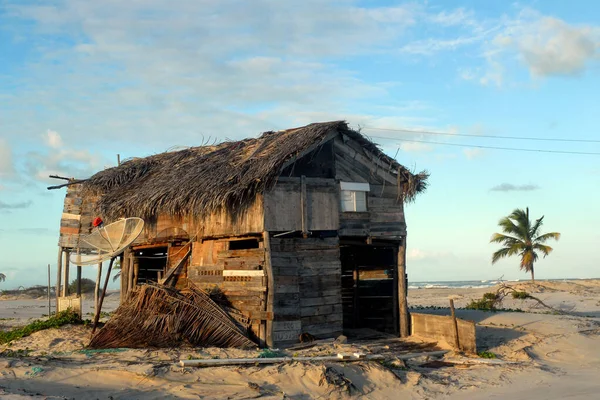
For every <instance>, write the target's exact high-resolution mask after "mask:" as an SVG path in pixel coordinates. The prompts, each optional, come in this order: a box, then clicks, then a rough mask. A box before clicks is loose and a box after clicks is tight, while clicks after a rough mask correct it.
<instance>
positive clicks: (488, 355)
mask: <svg viewBox="0 0 600 400" xmlns="http://www.w3.org/2000/svg"><path fill="white" fill-rule="evenodd" d="M477 355H478V356H479V357H481V358H496V355H495V354H494V353H492V352H491V351H480V352H478V353H477Z"/></svg>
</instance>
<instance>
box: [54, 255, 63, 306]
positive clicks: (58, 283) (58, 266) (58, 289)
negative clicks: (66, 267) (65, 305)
mask: <svg viewBox="0 0 600 400" xmlns="http://www.w3.org/2000/svg"><path fill="white" fill-rule="evenodd" d="M62 259H63V248H62V247H61V246H58V261H57V263H56V293H55V294H56V312H57V313H58V298H59V297H60V292H61V281H62Z"/></svg>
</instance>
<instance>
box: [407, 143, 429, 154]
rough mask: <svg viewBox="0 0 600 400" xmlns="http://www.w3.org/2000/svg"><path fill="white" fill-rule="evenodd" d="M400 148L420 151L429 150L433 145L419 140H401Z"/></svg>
mask: <svg viewBox="0 0 600 400" xmlns="http://www.w3.org/2000/svg"><path fill="white" fill-rule="evenodd" d="M400 149H401V150H402V151H415V152H420V151H431V150H433V147H432V146H431V145H429V144H426V143H420V142H402V143H401V144H400Z"/></svg>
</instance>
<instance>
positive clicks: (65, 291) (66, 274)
mask: <svg viewBox="0 0 600 400" xmlns="http://www.w3.org/2000/svg"><path fill="white" fill-rule="evenodd" d="M70 255H71V254H70V253H69V251H68V250H66V251H65V283H64V285H63V296H64V297H67V296H68V295H69V263H70V260H69V256H70Z"/></svg>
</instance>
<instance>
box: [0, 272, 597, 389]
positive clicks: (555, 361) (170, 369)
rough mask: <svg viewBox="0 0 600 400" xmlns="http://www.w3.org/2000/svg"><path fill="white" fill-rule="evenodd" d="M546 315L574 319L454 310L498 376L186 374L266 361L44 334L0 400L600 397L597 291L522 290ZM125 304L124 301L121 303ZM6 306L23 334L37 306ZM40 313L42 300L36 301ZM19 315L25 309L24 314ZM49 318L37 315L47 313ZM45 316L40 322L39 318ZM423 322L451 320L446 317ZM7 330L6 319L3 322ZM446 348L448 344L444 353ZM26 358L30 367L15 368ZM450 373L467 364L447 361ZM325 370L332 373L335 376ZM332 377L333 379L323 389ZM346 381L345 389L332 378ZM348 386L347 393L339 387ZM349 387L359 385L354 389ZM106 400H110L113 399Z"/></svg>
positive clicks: (8, 365) (352, 346)
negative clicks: (194, 364)
mask: <svg viewBox="0 0 600 400" xmlns="http://www.w3.org/2000/svg"><path fill="white" fill-rule="evenodd" d="M515 287H517V288H518V289H519V290H526V291H528V292H530V293H532V294H534V295H535V296H537V297H538V298H540V299H541V300H543V301H544V302H545V303H547V304H548V305H550V306H552V307H555V308H556V309H559V310H562V311H563V312H566V313H567V314H565V315H555V314H554V313H551V312H548V310H547V309H544V308H540V307H539V305H538V304H537V303H536V302H534V301H531V300H514V299H507V301H506V302H505V304H504V306H505V307H507V308H520V309H522V310H525V311H527V312H495V313H489V312H481V311H471V310H462V309H459V310H457V314H458V316H459V317H460V318H465V319H471V320H473V321H475V322H476V323H477V336H478V338H477V341H478V343H477V345H478V349H479V350H486V351H490V352H493V353H494V354H496V355H497V359H498V360H502V361H505V362H510V363H507V364H502V365H485V364H482V365H469V364H467V365H462V364H454V365H450V366H442V367H441V368H438V367H440V365H439V364H438V365H435V364H431V363H427V361H428V360H426V359H423V358H421V359H415V360H411V361H409V362H408V363H407V368H403V369H393V368H390V365H387V364H386V365H385V366H384V365H381V364H380V363H377V362H359V363H346V364H344V363H326V364H311V363H299V362H294V363H291V364H282V365H270V366H260V367H259V366H250V367H218V368H181V367H180V366H178V365H177V364H176V362H177V361H178V360H179V359H186V358H189V357H191V358H231V357H256V356H257V355H258V354H259V350H251V351H242V350H236V349H216V348H209V349H200V348H198V349H161V350H127V349H122V350H117V351H108V352H90V351H86V350H85V349H84V346H85V344H86V343H87V340H88V337H89V328H88V327H84V326H65V327H62V328H60V329H51V330H47V331H43V332H37V333H35V334H33V335H31V336H30V337H26V338H23V339H21V340H19V341H16V342H14V343H13V344H12V345H10V346H3V347H0V351H3V355H2V356H0V397H1V398H3V399H4V398H6V399H22V398H40V399H41V398H48V399H66V398H76V399H88V398H90V399H95V398H113V399H132V398H136V399H165V398H167V399H168V398H172V399H175V398H184V399H187V398H190V399H198V398H202V399H225V398H228V399H248V398H259V397H260V398H264V399H282V398H290V399H318V398H320V399H328V398H332V399H338V398H339V399H343V398H350V397H351V398H364V399H395V398H409V399H425V398H427V399H438V398H439V399H445V398H452V399H454V398H456V399H488V398H511V399H528V400H530V399H559V398H560V399H562V398H573V399H589V398H594V396H597V393H598V391H599V390H600V381H599V380H598V376H600V318H599V315H600V281H572V282H539V283H538V284H536V285H532V284H530V283H518V284H516V285H515ZM486 291H490V289H419V290H411V291H409V302H410V304H411V306H421V307H423V306H446V305H447V303H448V297H449V296H453V297H457V300H455V303H456V305H457V307H463V306H464V305H466V304H467V303H468V302H469V301H470V300H472V299H474V298H479V297H481V295H482V294H483V293H484V292H486ZM115 298H118V296H115ZM14 301H25V300H13V301H2V302H0V313H2V314H1V315H2V316H3V317H4V315H7V316H10V318H14V319H12V320H10V321H7V320H0V324H2V325H3V326H4V327H5V328H6V327H7V326H8V325H10V326H13V325H16V324H19V323H21V324H22V323H24V322H26V321H27V319H28V318H30V316H31V315H32V312H31V310H32V309H34V310H36V309H35V307H34V306H35V304H36V303H35V301H37V300H33V303H27V304H24V303H23V304H20V305H19V304H17V303H14ZM39 302H40V304H42V303H43V300H39ZM19 307H21V308H19ZM40 310H41V309H40ZM36 311H38V310H36ZM419 312H431V313H437V314H446V313H447V312H448V311H447V310H445V309H422V310H419ZM4 318H7V317H4ZM440 345H441V346H443V344H440ZM410 346H413V347H412V348H419V347H423V346H430V345H429V344H428V343H426V342H425V341H422V340H419V339H418V338H413V339H411V341H409V342H408V343H404V342H399V341H391V342H390V341H389V340H388V341H387V342H386V341H379V342H377V341H371V342H369V341H363V342H354V343H348V344H336V345H333V344H325V345H320V346H317V347H314V348H311V349H306V350H301V351H296V352H289V355H293V354H297V355H302V356H308V355H329V354H336V353H338V352H353V351H362V352H365V353H372V352H384V353H387V354H392V353H394V352H398V351H407V349H409V348H410ZM18 350H22V351H24V350H26V352H27V355H25V356H23V355H22V356H20V357H15V356H14V355H15V352H17V351H18ZM444 360H445V361H450V362H456V361H460V362H464V357H463V356H461V355H458V354H454V353H449V354H447V355H446V356H445V357H444ZM328 368H329V369H328ZM327 376H329V377H330V379H329V380H328V379H326V377H327ZM340 376H343V377H344V378H345V380H342V381H340V380H337V381H336V379H337V378H336V379H333V378H331V377H334V378H335V377H338V378H339V377H340ZM340 382H341V383H340ZM348 382H351V384H349V383H348ZM109 396H110V397H109Z"/></svg>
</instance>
